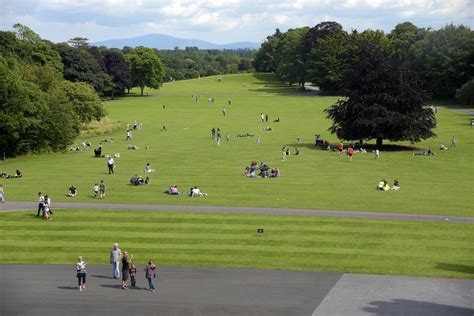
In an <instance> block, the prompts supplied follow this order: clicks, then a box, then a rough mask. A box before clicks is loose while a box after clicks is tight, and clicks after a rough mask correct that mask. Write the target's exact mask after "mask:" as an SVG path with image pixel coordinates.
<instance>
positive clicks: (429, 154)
mask: <svg viewBox="0 0 474 316" xmlns="http://www.w3.org/2000/svg"><path fill="white" fill-rule="evenodd" d="M434 155H436V154H435V153H434V152H433V151H432V150H431V148H428V151H422V152H419V153H414V154H413V156H434Z"/></svg>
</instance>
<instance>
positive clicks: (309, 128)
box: [0, 74, 474, 216]
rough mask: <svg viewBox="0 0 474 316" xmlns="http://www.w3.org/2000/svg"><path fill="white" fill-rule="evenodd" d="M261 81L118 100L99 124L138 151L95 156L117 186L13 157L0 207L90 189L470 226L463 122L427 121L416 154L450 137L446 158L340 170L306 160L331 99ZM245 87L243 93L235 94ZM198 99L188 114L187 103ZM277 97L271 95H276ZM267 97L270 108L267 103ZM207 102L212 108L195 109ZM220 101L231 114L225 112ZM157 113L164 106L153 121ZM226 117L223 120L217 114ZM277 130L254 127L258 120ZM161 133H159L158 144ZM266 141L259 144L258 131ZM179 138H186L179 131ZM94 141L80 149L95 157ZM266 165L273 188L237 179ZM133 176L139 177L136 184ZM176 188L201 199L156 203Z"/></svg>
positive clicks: (188, 85) (88, 167) (85, 170)
mask: <svg viewBox="0 0 474 316" xmlns="http://www.w3.org/2000/svg"><path fill="white" fill-rule="evenodd" d="M271 80H272V77H271V76H262V75H260V76H259V77H258V78H256V77H254V76H252V75H250V74H247V75H235V76H227V77H224V80H223V82H221V83H218V82H217V79H216V77H210V78H203V79H199V80H198V79H195V80H189V81H182V82H174V83H168V84H165V85H164V87H163V89H162V90H159V91H153V90H151V91H148V92H149V94H150V96H148V97H143V98H141V97H133V96H132V97H126V98H122V99H119V100H116V101H111V102H107V105H106V106H107V108H108V110H109V115H110V117H111V118H113V119H115V120H120V121H122V122H126V121H129V122H132V121H133V120H134V119H137V120H138V121H142V122H143V124H144V130H143V131H141V132H135V133H134V140H133V142H132V144H135V145H138V146H141V147H145V146H150V149H148V150H139V151H129V150H127V149H126V148H127V142H126V141H125V132H121V133H118V134H115V135H112V136H111V137H113V138H115V139H116V142H115V143H112V144H104V147H105V154H113V153H116V152H120V153H121V156H122V158H120V159H118V167H117V174H116V175H114V176H113V177H111V176H108V175H107V174H106V166H105V161H104V160H103V159H94V158H92V157H91V156H92V150H89V151H87V152H68V153H65V154H50V155H41V156H34V155H33V156H25V157H20V158H17V159H11V160H7V161H5V162H0V171H1V170H4V171H6V172H10V173H11V172H13V171H14V170H15V169H16V168H19V169H21V170H22V171H23V172H24V174H25V178H23V179H21V180H4V181H3V182H4V185H5V191H6V196H7V198H8V199H11V200H28V199H29V200H34V199H35V195H36V192H38V191H43V192H46V193H48V194H50V195H51V196H52V198H53V200H56V201H57V200H67V198H66V197H65V196H64V194H65V193H66V190H67V188H68V187H69V185H71V184H73V183H74V184H76V185H77V186H78V188H79V194H80V195H79V197H78V198H77V199H76V200H78V201H91V200H92V197H91V195H90V192H89V190H90V187H91V186H92V185H93V184H94V183H95V182H97V181H99V180H100V179H105V181H106V183H107V185H108V196H107V199H106V200H105V201H107V202H126V203H159V204H197V205H243V206H274V207H302V208H320V209H340V210H360V211H375V212H388V211H391V212H407V213H426V214H446V215H467V216H473V209H474V208H473V205H474V198H473V196H474V195H473V194H472V186H471V185H470V182H471V180H472V176H473V174H474V164H473V163H472V157H473V152H474V137H473V136H474V132H473V131H474V129H472V128H470V127H469V126H468V125H467V118H466V116H464V115H463V114H460V113H456V112H451V111H448V110H441V112H440V114H439V115H438V126H439V127H438V128H437V129H436V133H437V134H438V138H437V139H432V140H428V141H424V142H422V143H420V144H418V145H417V146H419V147H425V148H426V147H432V148H433V149H437V148H438V146H439V143H441V142H442V143H444V144H446V145H449V143H450V139H451V136H452V135H456V137H457V140H458V147H457V148H456V149H454V150H449V151H447V152H439V151H438V150H436V151H437V152H438V155H437V156H436V157H413V156H412V153H411V152H396V153H388V152H387V153H386V152H382V154H381V156H382V159H381V160H380V161H375V160H374V159H373V155H372V154H356V155H355V157H354V160H353V161H352V162H349V161H348V160H347V159H346V157H342V156H341V157H338V156H337V155H336V154H335V153H332V152H323V151H315V150H314V149H312V144H313V137H314V134H315V133H316V132H318V133H321V134H322V136H323V137H324V138H327V139H329V140H330V141H331V142H336V141H337V139H336V138H335V137H334V136H332V135H330V134H329V133H328V132H327V128H328V126H329V121H327V120H326V119H325V118H324V113H323V110H324V109H325V108H327V107H328V106H330V105H331V104H332V103H333V102H334V100H335V99H334V98H322V97H302V96H292V95H291V93H292V91H289V90H288V89H285V88H284V87H282V86H281V85H280V84H278V83H277V82H275V81H271ZM246 84H249V85H250V86H249V87H247V86H246ZM196 93H199V94H201V96H202V98H201V102H200V103H199V104H198V105H196V104H194V102H193V101H192V98H191V95H192V94H196ZM278 93H279V94H278ZM276 94H278V96H277V95H276ZM209 95H210V96H214V97H215V98H216V104H215V105H208V104H207V101H206V99H207V97H208V96H209ZM228 96H231V98H232V100H233V105H232V106H228V105H226V103H227V99H228ZM161 104H165V105H166V109H163V108H162V106H161ZM223 106H225V107H226V108H227V113H228V115H227V117H225V118H224V117H222V114H221V109H222V107H223ZM261 112H263V113H268V114H269V115H270V119H271V120H273V119H274V118H275V117H276V116H280V118H281V122H280V123H278V124H276V123H268V124H262V123H260V122H259V115H260V113H261ZM162 123H166V124H167V127H168V129H169V131H168V132H167V133H163V132H160V129H161V124H162ZM267 125H268V126H272V127H273V128H274V131H272V132H263V131H262V129H263V127H264V126H267ZM185 127H187V130H185V129H184V128H185ZM212 127H220V128H221V130H222V131H223V135H225V134H226V133H227V132H229V133H230V134H231V136H232V139H231V142H230V143H227V142H225V140H223V144H222V146H220V147H217V146H216V144H215V142H213V141H212V140H211V139H210V130H211V128H212ZM245 132H249V133H253V134H256V135H261V138H262V142H261V144H259V145H257V144H255V140H254V139H238V138H236V137H235V135H236V134H238V133H245ZM297 136H300V137H302V139H303V142H304V145H303V146H302V148H301V155H300V156H299V157H295V156H291V157H289V159H288V161H286V162H282V161H281V155H280V148H281V146H283V145H291V146H292V147H294V143H295V139H296V137H297ZM103 138H104V137H96V138H91V139H88V140H90V141H92V143H93V144H94V145H95V144H97V143H98V141H99V140H101V139H103ZM252 160H257V161H259V162H260V161H266V162H267V163H269V164H270V166H277V167H279V168H280V170H281V173H282V177H281V178H279V179H248V178H245V177H243V176H242V171H243V168H244V167H245V165H248V164H249V163H250V161H252ZM147 162H151V164H152V166H154V167H156V168H158V169H159V171H160V172H158V173H157V174H153V175H152V176H151V177H152V181H153V182H152V184H151V185H148V186H143V187H131V186H129V185H128V180H129V178H130V177H131V176H132V175H133V174H136V173H138V174H140V173H141V170H142V169H143V167H144V166H145V164H146V163H147ZM142 174H143V173H142ZM381 178H387V179H389V180H390V181H392V180H393V179H394V178H396V179H398V180H400V182H401V184H402V189H401V190H400V191H399V192H385V193H383V192H377V191H376V190H375V189H374V187H375V184H376V182H377V181H378V180H379V179H381ZM173 183H177V184H178V185H179V186H180V187H181V189H182V190H187V189H188V188H189V187H190V186H193V185H199V186H200V187H201V189H202V190H203V191H205V192H208V193H209V196H208V197H207V198H204V199H192V200H191V199H189V198H187V197H176V196H167V195H164V194H162V193H161V192H163V191H164V190H165V189H166V188H167V187H168V186H169V185H171V184H173Z"/></svg>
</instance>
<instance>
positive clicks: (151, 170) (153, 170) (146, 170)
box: [145, 163, 156, 172]
mask: <svg viewBox="0 0 474 316" xmlns="http://www.w3.org/2000/svg"><path fill="white" fill-rule="evenodd" d="M145 172H156V170H155V169H152V168H151V166H150V163H147V164H146V166H145Z"/></svg>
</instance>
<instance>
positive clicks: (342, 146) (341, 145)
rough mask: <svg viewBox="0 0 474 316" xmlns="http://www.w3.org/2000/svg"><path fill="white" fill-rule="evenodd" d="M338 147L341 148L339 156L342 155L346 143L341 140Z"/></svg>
mask: <svg viewBox="0 0 474 316" xmlns="http://www.w3.org/2000/svg"><path fill="white" fill-rule="evenodd" d="M337 149H338V150H339V156H340V155H341V153H342V151H343V150H344V144H343V143H342V142H339V144H338V145H337Z"/></svg>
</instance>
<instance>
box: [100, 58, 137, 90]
mask: <svg viewBox="0 0 474 316" xmlns="http://www.w3.org/2000/svg"><path fill="white" fill-rule="evenodd" d="M104 61H105V68H106V70H107V73H108V74H109V76H110V77H111V78H112V81H113V82H114V84H115V89H114V94H115V95H123V94H124V93H125V90H129V89H130V88H131V87H132V77H131V74H130V68H129V67H128V64H127V61H126V60H125V56H124V55H123V54H122V52H121V51H120V50H109V51H107V53H106V54H105V56H104Z"/></svg>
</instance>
